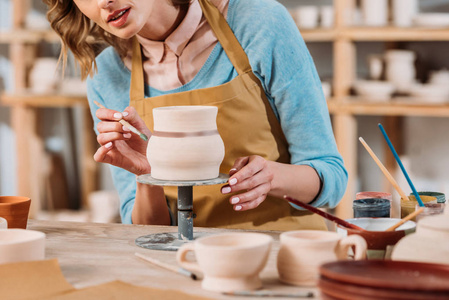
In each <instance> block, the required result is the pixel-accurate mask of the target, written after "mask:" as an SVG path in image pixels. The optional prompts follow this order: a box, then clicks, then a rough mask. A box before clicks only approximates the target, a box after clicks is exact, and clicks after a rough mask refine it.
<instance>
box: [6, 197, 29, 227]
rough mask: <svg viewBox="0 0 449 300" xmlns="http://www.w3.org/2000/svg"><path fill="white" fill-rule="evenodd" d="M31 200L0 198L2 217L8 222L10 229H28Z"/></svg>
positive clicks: (25, 198)
mask: <svg viewBox="0 0 449 300" xmlns="http://www.w3.org/2000/svg"><path fill="white" fill-rule="evenodd" d="M30 204H31V199H30V198H28V197H20V196H0V217H2V218H5V219H6V221H7V222H8V228H23V229H26V228H27V222H28V212H29V211H30Z"/></svg>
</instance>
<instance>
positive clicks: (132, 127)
mask: <svg viewBox="0 0 449 300" xmlns="http://www.w3.org/2000/svg"><path fill="white" fill-rule="evenodd" d="M94 103H95V105H97V106H98V107H100V108H106V107H104V105H101V104H100V103H98V102H97V101H94ZM119 123H120V124H122V125H123V126H125V127H126V128H128V129H129V130H131V132H134V133H135V134H137V135H138V136H140V138H141V139H142V140H144V141H148V137H147V136H146V135H145V134H143V133H142V132H140V131H139V130H137V128H136V127H134V126H133V125H131V124H129V123H128V122H126V121H125V120H124V119H121V120H119Z"/></svg>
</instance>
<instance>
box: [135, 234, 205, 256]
mask: <svg viewBox="0 0 449 300" xmlns="http://www.w3.org/2000/svg"><path fill="white" fill-rule="evenodd" d="M209 234H211V233H207V232H195V233H193V240H180V239H178V233H177V232H166V233H155V234H148V235H144V236H141V237H138V238H137V239H136V245H137V246H139V247H142V248H146V249H151V250H163V251H177V250H178V249H179V247H181V246H182V245H184V244H185V243H190V242H193V241H194V240H195V239H197V238H200V237H202V236H205V235H209Z"/></svg>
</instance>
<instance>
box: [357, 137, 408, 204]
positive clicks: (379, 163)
mask: <svg viewBox="0 0 449 300" xmlns="http://www.w3.org/2000/svg"><path fill="white" fill-rule="evenodd" d="M359 141H360V143H362V145H363V147H365V149H366V151H368V153H369V154H370V155H371V157H372V158H373V159H374V161H375V162H376V164H377V165H378V166H379V168H380V170H381V171H382V173H384V175H385V177H387V179H388V181H390V183H391V184H392V185H393V186H394V188H395V189H396V191H397V192H398V193H399V195H400V196H401V198H403V199H405V200H409V199H408V196H407V195H406V194H405V193H404V191H403V190H402V189H401V187H400V186H399V185H398V183H397V182H396V180H394V178H393V176H391V174H390V172H388V170H387V168H385V166H384V165H383V164H382V162H381V161H380V160H379V158H378V157H377V155H376V154H375V153H374V151H373V150H372V149H371V147H370V146H368V144H367V143H366V142H365V140H364V139H363V138H362V137H359Z"/></svg>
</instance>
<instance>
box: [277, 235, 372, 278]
mask: <svg viewBox="0 0 449 300" xmlns="http://www.w3.org/2000/svg"><path fill="white" fill-rule="evenodd" d="M280 240H281V248H280V249H279V253H278V257H277V269H278V273H279V279H280V280H281V281H282V282H285V283H288V284H293V285H300V286H315V285H316V284H317V282H318V279H319V267H320V265H322V264H324V263H328V262H332V261H337V260H343V259H347V258H348V250H349V248H350V247H351V246H354V248H355V259H364V258H365V253H366V242H365V240H364V239H363V238H361V237H360V236H357V235H352V236H348V237H342V236H340V235H339V234H338V233H336V232H327V231H318V230H297V231H287V232H284V233H282V234H281V235H280Z"/></svg>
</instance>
